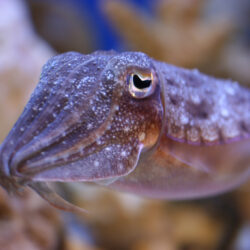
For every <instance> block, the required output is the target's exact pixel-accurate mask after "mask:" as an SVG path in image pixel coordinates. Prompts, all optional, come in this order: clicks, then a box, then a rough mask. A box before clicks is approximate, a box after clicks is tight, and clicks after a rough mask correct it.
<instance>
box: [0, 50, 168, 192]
mask: <svg viewBox="0 0 250 250" xmlns="http://www.w3.org/2000/svg"><path fill="white" fill-rule="evenodd" d="M115 55H116V54H115V53H114V52H112V53H110V55H107V54H104V55H102V54H100V55H99V56H98V57H97V56H96V54H92V55H86V56H84V55H82V54H78V53H74V52H70V53H66V54H63V55H59V56H57V57H54V58H53V59H51V60H50V61H49V62H48V63H47V64H46V65H45V66H44V68H43V72H42V75H41V78H40V82H39V84H38V86H37V88H36V89H35V91H34V93H33V94H32V96H31V99H30V101H29V103H28V104H27V106H26V107H25V110H24V112H23V114H22V115H21V116H20V118H19V120H18V121H17V123H16V124H15V126H14V127H13V129H12V130H11V132H10V134H9V135H8V137H7V138H6V139H5V141H4V143H3V144H2V146H1V151H0V160H1V163H0V164H1V166H0V180H1V181H0V182H1V185H3V186H7V185H8V187H7V189H10V188H9V186H11V185H12V184H13V186H15V185H21V184H22V185H23V184H25V183H28V184H29V183H33V182H37V181H38V182H47V181H64V182H65V181H98V180H103V179H114V178H116V177H119V176H123V175H126V174H128V173H130V172H131V171H132V170H133V169H134V168H135V166H136V164H137V162H138V158H139V156H140V153H141V151H142V149H143V148H145V147H151V146H153V145H154V144H155V143H156V141H157V139H158V136H159V131H160V130H161V119H162V112H163V111H162V107H161V100H160V94H159V90H157V91H155V93H154V94H153V95H152V98H151V99H150V100H149V99H143V100H140V101H138V100H135V99H134V98H131V96H130V95H129V94H128V93H127V92H126V91H124V86H123V85H124V79H123V78H125V77H123V76H117V75H116V74H115V73H114V71H112V68H113V65H112V63H114V62H116V60H115ZM107 58H109V59H110V60H107ZM139 59H140V58H139ZM140 60H144V61H145V62H143V63H144V64H143V65H146V64H147V63H148V62H147V60H148V58H147V57H146V56H144V55H143V54H142V55H141V59H140ZM107 61H108V63H107ZM137 63H138V65H140V63H141V62H140V61H139V60H138V59H137ZM127 64H129V63H126V64H121V65H122V66H123V67H125V66H124V65H126V67H127ZM133 64H135V62H133ZM97 65H98V66H97ZM2 179H4V181H2ZM7 180H8V181H7Z"/></svg>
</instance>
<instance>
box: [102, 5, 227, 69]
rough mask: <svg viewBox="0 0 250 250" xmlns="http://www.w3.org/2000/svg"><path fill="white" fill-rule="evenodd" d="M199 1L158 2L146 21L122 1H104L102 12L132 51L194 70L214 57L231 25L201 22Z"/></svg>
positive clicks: (142, 14) (221, 21)
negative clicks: (154, 13)
mask: <svg viewBox="0 0 250 250" xmlns="http://www.w3.org/2000/svg"><path fill="white" fill-rule="evenodd" d="M203 2H204V1H201V0H189V1H184V0H178V1H176V0H175V1H174V0H170V1H159V5H158V7H157V10H158V11H157V13H156V17H150V16H148V15H146V14H145V13H143V12H142V11H141V10H140V9H138V8H137V7H135V6H133V5H132V4H129V3H128V2H125V1H113V0H112V1H111V0H109V1H105V2H104V4H102V9H103V11H104V12H105V13H106V14H107V18H108V19H109V20H110V21H111V23H112V24H113V26H114V27H115V28H116V29H117V30H118V32H119V33H120V34H121V35H122V37H123V38H124V39H125V40H126V41H127V42H128V46H129V47H130V48H132V49H134V50H140V51H143V52H146V53H148V54H149V55H150V56H152V57H155V58H156V59H158V60H162V61H166V62H168V63H172V64H176V65H180V66H185V67H194V66H195V67H197V66H200V65H204V64H207V63H208V62H211V60H213V57H214V56H215V55H217V53H218V51H219V50H220V48H221V46H222V45H223V44H224V42H225V40H226V39H227V37H228V35H229V34H230V33H231V31H232V24H231V23H230V22H229V21H228V20H224V19H217V20H203V19H201V17H200V14H201V10H202V4H203Z"/></svg>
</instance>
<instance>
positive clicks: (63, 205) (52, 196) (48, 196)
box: [28, 182, 88, 214]
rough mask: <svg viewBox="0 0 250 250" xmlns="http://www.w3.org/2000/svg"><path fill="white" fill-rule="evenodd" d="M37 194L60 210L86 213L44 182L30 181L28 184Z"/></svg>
mask: <svg viewBox="0 0 250 250" xmlns="http://www.w3.org/2000/svg"><path fill="white" fill-rule="evenodd" d="M28 186H29V187H30V188H32V189H33V190H34V191H36V193H37V194H38V195H40V196H41V197H42V198H43V199H44V200H46V201H47V202H48V203H49V204H50V205H52V206H53V207H55V208H58V209H60V210H64V211H66V212H72V213H80V214H82V213H88V211H86V210H85V209H83V208H80V207H78V206H75V205H73V204H72V203H70V202H68V201H66V200H65V199H63V198H62V197H61V196H60V195H59V194H57V193H56V192H55V191H53V190H52V189H51V188H50V187H49V186H48V185H47V183H44V182H31V183H29V184H28Z"/></svg>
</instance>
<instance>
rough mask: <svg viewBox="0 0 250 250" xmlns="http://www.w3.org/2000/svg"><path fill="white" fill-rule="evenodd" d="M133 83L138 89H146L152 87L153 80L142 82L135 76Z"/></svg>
mask: <svg viewBox="0 0 250 250" xmlns="http://www.w3.org/2000/svg"><path fill="white" fill-rule="evenodd" d="M133 82H134V85H135V87H136V88H138V89H145V88H148V87H149V86H150V85H151V82H152V81H151V80H141V78H140V77H139V76H138V75H134V76H133Z"/></svg>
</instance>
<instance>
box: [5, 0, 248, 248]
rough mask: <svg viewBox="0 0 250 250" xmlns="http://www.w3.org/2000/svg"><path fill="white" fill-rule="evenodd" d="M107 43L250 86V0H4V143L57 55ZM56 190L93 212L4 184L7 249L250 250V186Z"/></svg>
mask: <svg viewBox="0 0 250 250" xmlns="http://www.w3.org/2000/svg"><path fill="white" fill-rule="evenodd" d="M100 49H101V50H110V49H115V50H117V51H125V50H137V51H143V52H146V53H147V54H149V55H150V56H151V57H154V58H155V59H158V60H162V61H166V62H168V63H172V64H175V65H178V66H183V67H186V68H198V69H200V70H201V71H203V72H205V73H208V74H211V75H214V76H216V77H223V78H230V79H233V80H236V81H239V82H240V83H241V84H243V85H246V86H250V1H249V0H237V1H236V0H210V1H205V0H155V1H150V0H133V1H132V0H130V1H115V0H112V1H111V0H99V1H98V0H92V1H91V0H89V1H88V0H26V1H25V0H0V124H1V125H0V142H1V141H2V140H3V139H4V138H5V136H6V135H7V133H8V131H9V130H10V129H11V127H12V126H13V124H14V122H15V121H16V119H17V118H18V116H19V115H20V113H21V112H22V109H23V107H24V105H25V103H26V102H27V100H28V98H29V95H30V93H31V92H32V90H33V89H34V87H35V86H36V84H37V82H38V79H39V74H40V71H41V67H42V65H43V64H44V63H45V62H46V61H47V60H48V58H50V57H51V56H53V55H55V54H57V53H62V52H65V51H70V50H74V51H79V52H82V53H90V52H93V51H95V50H100ZM246 112H249V110H248V111H246ZM57 188H58V190H59V191H60V192H61V193H62V194H63V195H64V196H65V197H66V198H67V199H68V200H70V201H72V202H74V203H75V204H78V205H79V206H81V207H83V208H85V209H87V210H88V211H89V214H87V215H82V216H76V215H73V214H70V213H65V212H61V211H58V210H56V209H54V208H53V207H51V206H49V205H48V204H47V203H46V202H44V201H43V200H42V199H41V198H40V197H38V196H37V195H36V194H34V193H33V192H29V190H25V191H24V192H23V194H22V195H21V196H20V197H14V196H12V197H11V196H8V195H7V194H6V193H5V192H4V191H3V190H2V189H0V250H2V249H4V250H9V249H11V250H16V249H18V250H24V249H25V250H33V249H34V250H37V249H39V250H40V249H44V250H47V249H52V250H54V249H55V250H61V249H62V250H80V249H91V250H95V249H96V250H97V249H98V250H101V249H121V250H123V249H124V250H126V249H132V250H144V249H145V250H165V249H169V250H179V249H180V250H193V249H194V250H213V249H230V250H234V249H236V250H250V183H249V182H248V183H246V184H244V185H243V186H241V187H240V188H238V189H237V190H235V191H233V192H230V193H227V194H224V195H219V196H216V197H212V198H209V199H208V198H206V199H200V200H193V201H179V202H173V201H172V202H171V201H160V200H149V199H146V198H143V197H137V196H133V195H131V194H125V193H118V192H115V191H110V190H108V189H106V188H102V187H99V186H94V185H83V184H82V185H76V184H72V185H67V186H65V185H60V186H58V187H57Z"/></svg>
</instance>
